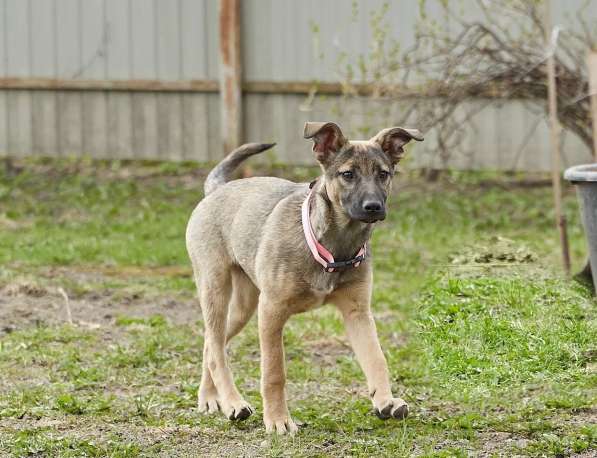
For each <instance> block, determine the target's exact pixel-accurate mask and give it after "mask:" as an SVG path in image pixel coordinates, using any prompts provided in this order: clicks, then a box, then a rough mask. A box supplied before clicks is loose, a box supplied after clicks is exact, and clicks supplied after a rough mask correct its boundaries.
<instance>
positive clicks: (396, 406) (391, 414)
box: [375, 398, 408, 420]
mask: <svg viewBox="0 0 597 458" xmlns="http://www.w3.org/2000/svg"><path fill="white" fill-rule="evenodd" d="M375 414H376V415H377V416H378V417H379V418H381V419H382V420H387V419H388V418H395V419H396V420H404V419H405V418H406V417H407V416H408V404H406V402H404V400H402V399H400V398H390V399H387V400H385V401H382V402H380V403H379V404H377V403H376V405H375Z"/></svg>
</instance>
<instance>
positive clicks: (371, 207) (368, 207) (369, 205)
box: [363, 200, 383, 213]
mask: <svg viewBox="0 0 597 458" xmlns="http://www.w3.org/2000/svg"><path fill="white" fill-rule="evenodd" d="M363 210H365V211H366V212H367V213H379V212H381V211H383V205H382V204H381V202H377V201H375V200H366V201H365V202H363Z"/></svg>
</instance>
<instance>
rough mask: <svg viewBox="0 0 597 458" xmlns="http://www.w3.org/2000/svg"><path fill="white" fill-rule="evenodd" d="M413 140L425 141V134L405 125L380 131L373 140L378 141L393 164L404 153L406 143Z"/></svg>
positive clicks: (398, 160)
mask: <svg viewBox="0 0 597 458" xmlns="http://www.w3.org/2000/svg"><path fill="white" fill-rule="evenodd" d="M411 140H417V141H419V142H422V141H423V135H421V132H419V131H418V130H417V129H406V128H404V127H389V128H387V129H383V130H381V131H379V132H378V134H377V135H376V136H375V137H373V138H372V139H371V140H369V141H371V142H375V143H377V144H378V145H379V146H381V149H382V150H383V151H384V152H385V153H386V154H387V155H388V156H389V157H390V160H391V161H392V164H394V165H396V164H397V163H398V162H400V159H402V156H403V155H404V148H402V147H403V146H404V145H406V144H407V143H408V142H409V141H411Z"/></svg>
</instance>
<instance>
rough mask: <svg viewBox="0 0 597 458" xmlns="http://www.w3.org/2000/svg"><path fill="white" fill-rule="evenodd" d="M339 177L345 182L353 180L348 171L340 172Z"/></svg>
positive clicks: (352, 175)
mask: <svg viewBox="0 0 597 458" xmlns="http://www.w3.org/2000/svg"><path fill="white" fill-rule="evenodd" d="M341 175H342V178H344V179H345V180H352V179H353V178H354V173H352V172H351V171H350V170H347V171H346V172H342V173H341Z"/></svg>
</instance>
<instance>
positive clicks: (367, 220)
mask: <svg viewBox="0 0 597 458" xmlns="http://www.w3.org/2000/svg"><path fill="white" fill-rule="evenodd" d="M384 219H386V215H380V216H367V217H364V218H358V220H359V221H360V222H361V223H367V224H373V223H377V222H378V221H383V220H384Z"/></svg>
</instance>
